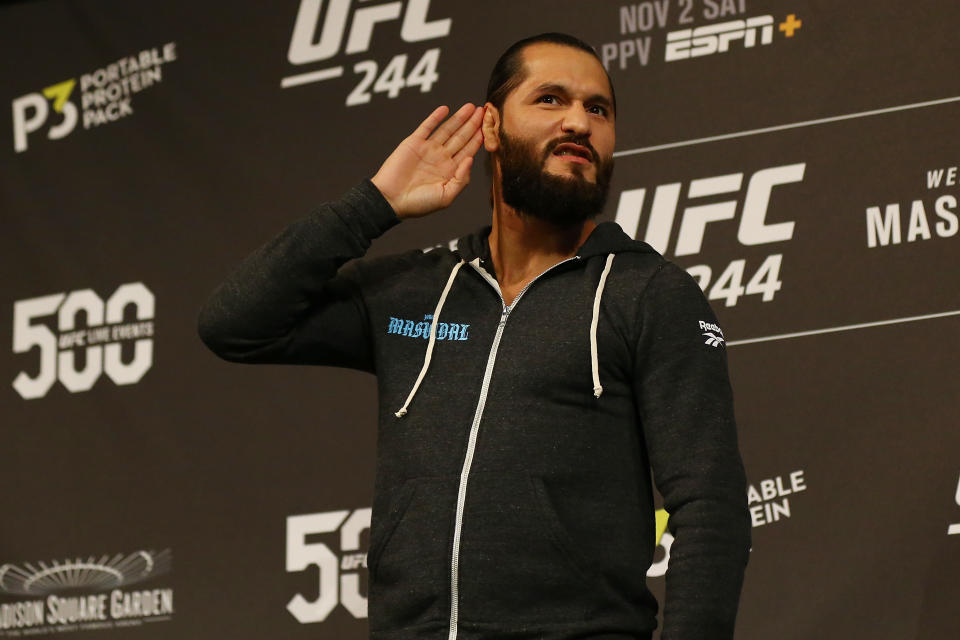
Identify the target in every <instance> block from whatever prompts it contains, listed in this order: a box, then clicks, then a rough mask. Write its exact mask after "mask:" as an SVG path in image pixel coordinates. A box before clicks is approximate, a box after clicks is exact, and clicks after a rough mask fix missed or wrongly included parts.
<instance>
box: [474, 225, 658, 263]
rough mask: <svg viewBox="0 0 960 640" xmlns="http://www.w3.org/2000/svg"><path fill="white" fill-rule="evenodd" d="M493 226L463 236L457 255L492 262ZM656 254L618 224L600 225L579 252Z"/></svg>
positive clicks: (587, 253) (584, 255) (582, 255)
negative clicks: (491, 239) (491, 242)
mask: <svg viewBox="0 0 960 640" xmlns="http://www.w3.org/2000/svg"><path fill="white" fill-rule="evenodd" d="M490 230H491V226H490V225H487V226H485V227H483V228H482V229H479V230H478V231H476V232H475V233H471V234H469V235H466V236H463V237H462V238H460V239H459V240H458V241H457V250H456V253H457V254H459V255H460V257H461V258H463V259H464V260H465V261H466V262H470V261H472V260H473V259H474V258H480V261H481V262H483V263H489V262H490V243H489V241H488V237H489V236H490ZM624 252H636V253H655V251H654V249H653V248H652V247H651V246H650V245H648V244H647V243H646V242H640V241H639V240H633V239H631V238H630V236H628V235H627V234H626V233H624V232H623V229H621V228H620V225H618V224H617V223H616V222H601V223H599V224H598V225H597V226H596V228H594V230H593V231H591V232H590V235H589V236H587V239H586V241H584V243H583V244H582V245H580V248H579V249H578V250H577V254H576V255H578V256H580V257H581V258H591V257H593V256H600V255H604V256H605V255H607V254H610V253H624Z"/></svg>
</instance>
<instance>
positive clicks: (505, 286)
mask: <svg viewBox="0 0 960 640" xmlns="http://www.w3.org/2000/svg"><path fill="white" fill-rule="evenodd" d="M497 195H499V194H497ZM596 226H597V225H596V224H595V223H594V222H593V221H592V220H587V221H586V222H584V223H583V224H580V225H574V226H572V227H558V226H556V225H554V224H551V223H549V222H547V221H545V220H541V219H539V218H535V217H533V216H529V215H523V214H521V213H519V212H517V211H516V210H515V209H514V208H513V207H511V206H509V205H507V204H506V203H504V202H503V200H502V199H501V198H499V197H496V198H495V199H494V206H493V226H492V228H491V229H490V236H489V243H490V257H491V258H492V259H493V267H494V270H495V271H496V274H497V282H498V284H499V285H500V289H501V291H502V292H503V298H504V302H505V303H506V304H508V305H509V304H511V303H512V302H513V299H514V298H515V297H516V295H517V294H518V293H519V292H520V291H521V290H522V289H523V287H525V286H526V285H527V284H529V283H530V281H531V280H533V279H534V278H536V277H537V276H538V275H540V274H541V273H543V272H544V271H546V270H547V269H549V268H550V267H552V266H553V265H555V264H557V263H558V262H561V261H562V260H566V259H567V258H570V257H572V256H574V255H576V253H577V249H579V248H580V245H582V244H583V243H584V242H585V241H586V239H587V237H588V236H589V235H590V233H591V232H592V231H593V229H594V228H595V227H596Z"/></svg>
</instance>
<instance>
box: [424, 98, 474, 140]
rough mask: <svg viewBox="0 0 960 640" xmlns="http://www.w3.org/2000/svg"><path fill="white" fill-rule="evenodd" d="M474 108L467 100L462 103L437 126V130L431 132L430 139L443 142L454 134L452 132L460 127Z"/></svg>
mask: <svg viewBox="0 0 960 640" xmlns="http://www.w3.org/2000/svg"><path fill="white" fill-rule="evenodd" d="M475 109H476V107H474V106H473V105H472V104H470V103H469V102H468V103H467V104H465V105H463V106H462V107H460V108H459V109H457V112H456V113H454V114H453V115H452V116H450V117H449V118H448V119H447V121H446V122H444V123H443V124H442V125H440V126H439V127H437V130H436V131H434V132H433V135H432V136H430V139H431V140H433V141H434V142H437V143H439V144H445V143H446V142H447V141H448V140H449V139H450V137H451V136H452V135H453V134H454V132H456V131H457V130H458V129H460V127H461V126H463V124H464V123H465V122H467V121H468V120H469V119H470V116H472V115H473V113H474V111H475ZM434 113H436V112H434Z"/></svg>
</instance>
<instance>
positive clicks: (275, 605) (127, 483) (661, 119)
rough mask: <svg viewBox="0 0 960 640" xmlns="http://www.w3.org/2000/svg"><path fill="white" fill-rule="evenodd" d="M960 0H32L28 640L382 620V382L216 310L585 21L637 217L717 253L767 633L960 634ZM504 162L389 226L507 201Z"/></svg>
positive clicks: (16, 596)
mask: <svg viewBox="0 0 960 640" xmlns="http://www.w3.org/2000/svg"><path fill="white" fill-rule="evenodd" d="M371 17H377V18H378V20H374V21H371V20H370V18H371ZM957 20H960V5H957V4H956V3H953V2H947V1H945V0H940V1H933V0H912V1H911V2H906V1H901V2H895V1H893V0H888V1H885V2H880V3H877V2H867V1H866V0H856V1H852V2H843V3H838V2H827V1H826V0H795V1H794V0H791V1H790V2H780V1H773V0H766V1H763V0H648V1H642V2H629V3H628V2H610V1H607V0H603V1H598V2H590V3H586V2H574V1H571V0H563V1H560V0H528V1H526V2H523V3H517V2H507V1H499V0H498V1H495V2H494V1H491V2H486V3H467V2H457V3H454V2H450V1H444V0H432V1H430V0H403V1H393V2H385V1H382V0H376V1H375V2H367V3H362V4H361V3H358V2H351V1H350V0H327V1H326V2H323V1H321V0H283V1H282V2H271V3H257V2H233V3H229V4H227V3H188V2H185V1H182V0H176V1H173V0H170V1H168V2H165V3H160V4H157V3H153V4H144V3H130V2H120V1H118V0H114V1H106V0H99V1H88V2H52V1H51V2H39V1H38V2H22V3H15V4H8V5H6V6H4V7H2V8H0V55H2V59H3V61H4V64H3V71H2V75H0V78H2V84H0V89H2V91H3V92H4V95H5V96H6V98H5V100H7V101H8V102H7V103H8V104H9V105H10V112H9V113H10V116H9V117H8V119H7V120H6V122H7V123H8V124H7V126H6V127H0V215H2V221H3V227H2V228H3V234H2V241H0V242H2V251H0V269H2V271H0V277H2V282H3V288H2V305H3V308H4V309H5V311H4V312H3V313H2V314H0V334H2V335H7V336H9V337H10V344H11V348H10V350H9V351H7V350H4V351H3V353H6V354H7V355H4V356H3V357H2V358H0V363H2V374H3V376H4V378H5V379H6V380H7V381H8V386H6V391H0V410H2V423H0V424H2V427H0V428H2V432H0V433H2V436H3V437H2V444H0V447H2V448H3V452H4V455H3V465H2V476H0V480H2V486H3V493H2V498H0V500H2V502H0V514H2V516H0V517H2V526H0V635H4V634H5V635H6V636H9V637H21V636H28V635H34V634H47V633H54V632H72V631H76V632H83V633H85V634H86V635H88V636H91V637H93V636H96V637H99V636H100V635H101V634H102V635H103V637H105V638H109V637H124V638H125V637H131V638H133V637H136V638H169V637H176V638H213V637H231V638H261V637H264V636H269V637H289V638H299V637H303V638H306V637H323V638H361V637H365V635H366V630H367V629H366V620H365V615H366V613H365V611H366V606H365V605H366V603H365V599H364V597H365V594H366V571H365V568H364V565H365V552H366V546H367V531H366V523H367V522H368V521H369V511H368V507H369V504H370V500H371V493H372V486H373V480H372V478H373V461H374V447H375V435H374V434H375V410H376V406H375V403H376V397H375V390H374V380H373V378H372V377H370V376H367V375H366V374H360V373H356V372H350V371H343V370H335V369H323V368H302V367H286V368H284V367H243V366H235V365H227V364H225V363H223V362H220V361H218V360H217V359H216V358H214V357H213V356H212V355H210V354H209V353H208V352H206V350H205V349H204V348H203V346H202V345H201V344H200V342H199V340H198V338H197V337H196V333H195V324H196V314H197V311H198V309H199V306H200V304H201V303H202V301H203V299H204V298H205V296H206V295H207V293H208V292H209V291H210V290H211V289H212V288H213V286H214V285H215V284H216V283H217V282H218V281H219V280H220V279H221V278H222V277H223V275H224V274H225V273H226V271H227V270H228V269H229V268H230V267H231V266H232V265H234V264H235V263H236V262H237V261H238V260H240V259H241V258H242V257H243V256H244V255H245V254H246V253H248V252H249V251H250V250H252V249H253V248H254V247H256V246H258V245H259V244H260V243H262V242H263V241H264V240H265V239H266V238H268V237H269V236H270V235H271V234H273V233H274V232H276V231H277V230H278V229H280V228H282V226H283V225H284V224H285V223H287V222H288V221H291V220H293V219H294V218H296V217H298V216H300V215H302V214H303V213H305V212H306V211H307V210H309V209H310V208H311V207H312V206H313V205H314V204H316V203H317V202H319V201H323V200H324V199H328V198H333V197H336V196H337V195H338V194H340V193H341V192H343V191H344V190H345V189H347V188H348V187H350V186H351V185H353V184H355V183H356V182H357V181H358V180H360V179H361V178H362V177H364V176H368V175H371V174H372V173H373V172H374V171H375V170H376V168H377V167H378V166H379V163H380V162H381V161H382V159H383V158H384V157H385V156H386V155H387V154H388V153H389V151H390V150H391V149H392V148H393V147H394V146H395V145H396V143H397V142H398V141H399V140H400V139H401V138H402V137H404V136H405V135H406V134H407V132H409V131H410V130H411V129H412V128H413V127H414V126H415V125H416V123H417V122H419V121H420V120H421V119H422V118H423V117H424V116H425V114H427V113H428V112H429V111H430V110H431V109H432V108H433V107H434V106H435V105H437V104H450V105H453V106H457V105H459V104H462V103H463V102H464V101H468V100H470V101H474V102H476V101H480V100H482V98H483V89H484V86H485V82H486V76H487V74H488V73H489V69H490V67H491V66H492V64H493V61H494V60H495V58H496V57H497V55H499V53H500V52H501V51H502V50H503V49H504V48H505V47H506V46H507V45H509V44H510V43H512V42H513V41H515V40H517V39H519V38H521V37H524V36H526V35H530V34H532V33H538V32H543V31H549V30H560V31H568V32H572V33H575V34H577V35H579V36H580V37H582V38H583V39H585V40H587V41H588V42H591V43H592V44H594V45H595V46H596V48H597V50H598V51H599V52H600V53H601V55H602V56H603V57H604V59H605V61H606V63H607V65H608V68H609V70H610V73H611V76H612V78H613V81H614V83H615V85H616V89H617V97H618V103H619V117H618V124H619V126H618V135H619V137H618V142H617V149H618V151H617V158H618V159H617V168H616V171H615V177H614V185H613V191H612V196H611V199H610V204H609V205H608V210H607V211H606V212H605V214H604V215H603V216H602V217H603V218H604V219H616V220H617V221H618V222H620V223H621V225H622V226H624V228H625V229H626V230H627V231H628V233H631V234H633V235H635V236H636V237H638V238H646V239H648V240H649V241H651V242H652V243H653V244H655V245H657V246H658V248H660V249H661V250H662V251H664V253H665V254H666V255H667V256H668V257H671V258H672V259H674V260H675V261H676V262H678V263H679V264H681V265H682V266H684V267H686V268H689V269H690V270H691V271H692V272H693V273H695V274H696V275H697V276H698V278H699V279H700V282H701V285H702V286H703V287H704V289H705V291H706V292H707V294H708V296H709V297H710V298H711V300H712V302H713V304H714V305H715V309H716V312H717V314H718V315H719V317H720V320H721V323H722V325H723V326H724V330H725V333H726V335H727V337H728V339H729V345H728V348H729V358H730V365H731V373H732V376H733V380H734V388H735V391H736V397H737V411H738V421H739V425H740V434H741V436H740V437H741V446H742V450H743V455H744V460H745V464H746V466H747V473H748V478H749V481H750V484H751V492H750V496H749V498H750V501H751V504H750V506H751V507H752V512H753V515H754V532H753V533H754V544H753V552H752V557H751V561H750V566H749V568H748V572H747V578H746V583H745V586H744V592H743V597H742V605H741V610H740V614H739V618H738V637H741V638H768V637H777V638H811V637H817V638H860V637H870V638H877V639H881V638H890V639H894V638H896V639H901V638H924V639H927V638H929V639H934V638H935V639H942V638H955V637H960V623H958V621H957V616H956V612H955V608H956V603H957V602H958V600H960V588H958V586H957V575H958V569H960V487H958V481H960V478H958V476H960V460H958V450H960V435H958V434H960V431H958V429H957V418H956V404H957V400H956V398H957V395H958V391H960V389H958V384H957V378H956V361H957V353H958V347H960V338H958V335H960V332H958V328H960V325H958V316H960V296H958V293H957V292H958V285H960V269H958V262H957V258H956V254H955V253H953V252H955V251H956V250H957V248H958V244H957V243H958V237H960V236H958V216H957V214H958V202H957V197H958V191H960V189H958V186H957V184H956V183H957V169H956V168H955V167H956V166H957V165H958V164H960V157H958V155H957V151H956V138H957V134H958V133H960V127H958V125H957V122H958V116H960V104H958V103H960V89H958V88H957V86H956V82H955V78H956V66H957V63H958V61H960V55H958V54H960V50H958V46H957V44H956V43H955V41H954V35H955V34H954V29H953V28H952V27H951V26H950V25H952V24H955V23H956V21H957ZM371 24H372V28H371V29H367V28H365V27H364V25H371ZM707 25H725V26H722V27H716V28H715V29H707V30H705V31H697V29H699V28H701V27H704V26H707ZM678 32H679V33H678ZM710 32H713V33H714V35H709V33H710ZM668 45H669V46H670V47H671V48H670V49H669V50H670V51H673V53H672V54H670V55H668V53H667V52H668ZM111 65H113V66H111ZM338 69H339V71H337V70H338ZM337 74H339V75H337ZM319 78H325V79H319ZM354 103H355V104H354ZM710 178H716V179H712V180H706V179H710ZM483 184H484V183H483V175H482V171H481V170H479V169H477V170H475V175H474V184H473V186H471V187H470V188H469V189H468V190H467V192H465V193H464V194H463V196H462V197H461V198H460V199H458V201H457V202H456V203H455V205H454V206H453V207H452V208H451V209H450V210H448V211H446V212H443V213H440V214H437V215H434V216H430V217H428V218H426V219H422V220H418V221H412V222H407V223H404V224H403V225H400V226H398V227H396V228H394V229H393V230H391V231H390V232H389V233H388V234H386V235H385V236H384V237H383V238H382V239H381V240H379V241H378V242H377V243H376V244H375V245H374V248H373V252H375V253H385V252H394V251H397V250H401V249H406V248H410V247H428V246H432V245H434V244H438V243H444V242H447V241H449V240H450V239H452V238H455V237H458V236H459V235H461V234H462V233H463V232H464V231H467V230H472V229H474V228H476V227H478V226H480V225H482V224H483V223H484V222H485V221H486V220H487V219H488V218H489V208H488V206H487V203H486V192H485V187H484V186H483ZM669 543H670V539H669V534H666V535H665V536H664V537H663V538H662V539H661V541H660V547H661V550H660V551H659V554H660V555H658V560H661V559H662V560H661V561H660V562H658V563H656V564H655V565H654V566H653V567H652V568H651V569H650V571H649V574H648V575H650V578H649V581H650V584H651V586H652V588H653V589H654V591H655V593H657V594H658V597H662V592H663V578H662V572H663V566H664V563H665V561H666V555H667V553H668V550H669Z"/></svg>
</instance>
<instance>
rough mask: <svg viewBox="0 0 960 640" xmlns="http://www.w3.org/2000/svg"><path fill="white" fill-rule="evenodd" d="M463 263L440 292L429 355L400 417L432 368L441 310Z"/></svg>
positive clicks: (396, 414)
mask: <svg viewBox="0 0 960 640" xmlns="http://www.w3.org/2000/svg"><path fill="white" fill-rule="evenodd" d="M463 265H464V261H463V260H460V262H458V263H457V264H456V265H455V266H454V267H453V271H451V272H450V277H449V278H447V286H445V287H444V288H443V293H441V294H440V300H439V301H438V302H437V308H436V309H435V310H434V311H433V321H432V322H431V323H430V341H429V342H428V343H427V355H426V356H424V358H423V367H422V368H421V369H420V375H419V376H417V381H416V382H415V383H414V384H413V389H411V390H410V395H408V396H407V401H406V402H404V403H403V406H402V407H400V411H397V412H396V413H395V414H394V415H395V416H397V417H398V418H402V417H403V416H405V415H407V407H409V406H410V402H411V401H412V400H413V396H415V395H416V393H417V389H419V388H420V383H421V382H423V378H424V376H426V375H427V369H429V368H430V358H431V356H433V345H434V344H435V343H436V341H437V324H438V323H439V322H440V310H441V309H443V303H444V302H445V301H446V300H447V294H448V293H450V288H451V287H452V286H453V279H454V278H456V277H457V271H460V267H462V266H463Z"/></svg>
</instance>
